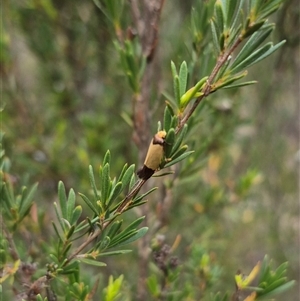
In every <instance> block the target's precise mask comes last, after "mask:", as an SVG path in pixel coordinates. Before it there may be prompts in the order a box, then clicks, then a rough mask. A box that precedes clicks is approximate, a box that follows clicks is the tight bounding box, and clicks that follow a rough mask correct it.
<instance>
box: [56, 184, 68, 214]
mask: <svg viewBox="0 0 300 301" xmlns="http://www.w3.org/2000/svg"><path fill="white" fill-rule="evenodd" d="M58 200H59V206H60V210H61V214H62V217H63V218H66V217H67V194H66V189H65V185H64V183H63V182H62V181H59V183H58Z"/></svg>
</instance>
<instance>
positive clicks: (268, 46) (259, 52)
mask: <svg viewBox="0 0 300 301" xmlns="http://www.w3.org/2000/svg"><path fill="white" fill-rule="evenodd" d="M271 48H272V43H267V44H265V45H264V46H263V47H261V48H259V49H257V50H256V51H254V52H253V53H252V54H251V55H249V56H248V57H247V58H246V59H245V60H243V61H242V62H241V63H240V64H238V65H237V66H235V67H234V68H232V69H231V70H230V71H231V73H233V74H234V73H239V72H241V71H243V70H244V69H246V68H249V67H250V66H251V65H253V64H254V63H255V62H256V61H257V60H258V59H260V58H261V57H263V55H264V54H265V53H267V52H268V51H269V50H270V49H271Z"/></svg>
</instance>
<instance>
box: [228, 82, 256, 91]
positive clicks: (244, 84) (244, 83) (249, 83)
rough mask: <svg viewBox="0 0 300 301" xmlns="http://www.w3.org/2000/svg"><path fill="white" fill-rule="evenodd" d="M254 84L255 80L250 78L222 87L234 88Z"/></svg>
mask: <svg viewBox="0 0 300 301" xmlns="http://www.w3.org/2000/svg"><path fill="white" fill-rule="evenodd" d="M254 84H257V81H256V80H251V81H248V82H242V83H238V84H234V85H229V86H226V87H223V89H234V88H240V87H244V86H249V85H254Z"/></svg>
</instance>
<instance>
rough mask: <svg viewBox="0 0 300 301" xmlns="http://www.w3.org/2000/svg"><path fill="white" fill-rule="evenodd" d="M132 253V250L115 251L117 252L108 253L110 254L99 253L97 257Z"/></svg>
mask: <svg viewBox="0 0 300 301" xmlns="http://www.w3.org/2000/svg"><path fill="white" fill-rule="evenodd" d="M130 252H132V250H117V251H110V252H103V253H100V254H99V255H98V256H115V255H123V254H127V253H130Z"/></svg>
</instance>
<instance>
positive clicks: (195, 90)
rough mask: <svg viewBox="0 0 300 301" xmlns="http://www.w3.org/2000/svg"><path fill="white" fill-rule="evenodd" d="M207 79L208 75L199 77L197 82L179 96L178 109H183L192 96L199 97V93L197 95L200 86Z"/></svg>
mask: <svg viewBox="0 0 300 301" xmlns="http://www.w3.org/2000/svg"><path fill="white" fill-rule="evenodd" d="M207 79H208V76H205V77H203V78H201V79H200V80H199V81H198V83H197V84H196V85H195V86H194V87H192V88H191V89H189V90H188V91H187V92H186V93H184V94H183V95H182V96H181V98H180V109H184V108H185V107H186V106H187V104H188V103H189V102H190V101H191V100H192V99H193V98H194V97H199V96H200V95H197V93H198V92H199V90H200V89H201V88H202V86H203V85H204V84H205V83H206V81H207Z"/></svg>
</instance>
